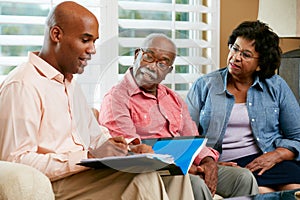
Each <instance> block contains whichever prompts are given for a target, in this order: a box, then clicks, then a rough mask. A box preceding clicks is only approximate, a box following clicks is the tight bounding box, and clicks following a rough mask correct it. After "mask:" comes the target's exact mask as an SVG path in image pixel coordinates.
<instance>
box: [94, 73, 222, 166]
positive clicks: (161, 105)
mask: <svg viewBox="0 0 300 200" xmlns="http://www.w3.org/2000/svg"><path fill="white" fill-rule="evenodd" d="M130 71H131V68H130V70H128V71H127V72H126V74H125V76H124V79H123V80H122V81H121V82H120V83H119V84H118V85H116V86H114V87H113V88H112V89H111V90H110V91H109V92H108V93H107V94H106V95H105V97H104V99H103V102H102V104H101V109H100V115H99V123H100V124H102V125H104V126H106V127H107V128H108V129H109V130H110V133H111V134H112V135H113V136H117V135H124V136H125V137H126V138H128V139H134V138H138V139H146V138H159V137H176V136H193V135H198V130H197V127H196V124H195V123H194V122H193V121H192V119H191V117H190V114H189V112H188V109H187V106H186V104H185V103H184V101H183V100H182V99H181V98H180V97H179V96H178V95H177V94H176V93H175V92H174V91H172V90H171V89H169V88H167V87H166V86H164V85H161V84H160V85H159V86H158V89H157V97H155V96H154V95H152V94H148V93H145V92H144V91H142V90H141V89H140V88H139V87H138V86H137V84H136V83H135V81H134V79H133V77H132V75H131V73H130ZM207 156H211V157H212V158H214V159H215V160H217V159H218V156H219V154H218V152H217V151H215V150H213V149H212V148H208V147H205V148H203V150H202V151H201V153H200V154H199V156H198V157H197V158H196V160H195V164H199V163H200V161H201V160H202V159H203V158H204V157H207Z"/></svg>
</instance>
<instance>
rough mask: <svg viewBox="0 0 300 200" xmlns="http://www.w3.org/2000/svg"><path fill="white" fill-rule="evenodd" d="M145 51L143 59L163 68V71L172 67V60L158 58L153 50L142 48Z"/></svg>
mask: <svg viewBox="0 0 300 200" xmlns="http://www.w3.org/2000/svg"><path fill="white" fill-rule="evenodd" d="M140 50H141V51H142V53H143V55H142V60H143V61H144V62H147V63H154V62H155V64H156V66H157V67H158V68H159V69H161V70H162V71H166V70H167V69H170V68H171V67H172V65H170V60H158V59H157V58H156V57H155V56H154V55H153V54H152V53H151V52H148V51H146V50H144V49H142V48H141V49H140Z"/></svg>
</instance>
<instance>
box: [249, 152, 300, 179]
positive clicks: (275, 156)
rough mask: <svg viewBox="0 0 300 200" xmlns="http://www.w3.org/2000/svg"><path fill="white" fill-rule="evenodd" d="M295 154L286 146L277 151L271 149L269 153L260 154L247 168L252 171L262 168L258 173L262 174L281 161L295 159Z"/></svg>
mask: <svg viewBox="0 0 300 200" xmlns="http://www.w3.org/2000/svg"><path fill="white" fill-rule="evenodd" d="M294 157H295V154H294V153H293V152H291V151H290V150H288V149H286V148H282V147H279V148H277V149H275V151H271V152H268V153H264V154H263V155H261V156H259V157H258V158H256V159H254V160H253V161H252V162H250V163H249V164H248V165H246V168H247V169H249V170H250V171H251V172H254V171H257V170H260V171H259V172H258V175H262V174H263V173H264V172H265V171H267V170H269V169H271V168H272V167H274V165H276V164H277V163H279V162H282V161H283V160H293V159H294Z"/></svg>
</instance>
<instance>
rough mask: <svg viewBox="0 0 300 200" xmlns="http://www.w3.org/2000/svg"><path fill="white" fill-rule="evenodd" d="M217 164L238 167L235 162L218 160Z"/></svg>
mask: <svg viewBox="0 0 300 200" xmlns="http://www.w3.org/2000/svg"><path fill="white" fill-rule="evenodd" d="M218 164H219V165H223V166H230V167H240V166H238V164H237V163H236V162H218Z"/></svg>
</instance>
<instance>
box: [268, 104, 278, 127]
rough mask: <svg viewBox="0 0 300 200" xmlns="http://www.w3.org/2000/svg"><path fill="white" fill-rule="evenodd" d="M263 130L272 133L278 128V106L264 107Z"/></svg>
mask: <svg viewBox="0 0 300 200" xmlns="http://www.w3.org/2000/svg"><path fill="white" fill-rule="evenodd" d="M265 119H266V121H265V131H266V133H274V132H277V131H278V129H279V108H278V107H267V108H265Z"/></svg>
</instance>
